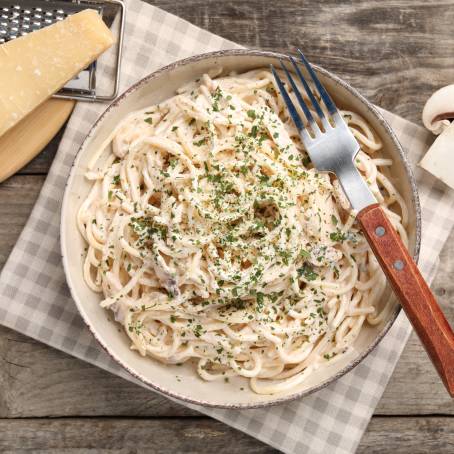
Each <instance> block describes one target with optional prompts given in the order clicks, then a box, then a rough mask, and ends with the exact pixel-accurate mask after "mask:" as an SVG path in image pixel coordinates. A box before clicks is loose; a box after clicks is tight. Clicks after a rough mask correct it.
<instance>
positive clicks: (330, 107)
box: [298, 49, 340, 115]
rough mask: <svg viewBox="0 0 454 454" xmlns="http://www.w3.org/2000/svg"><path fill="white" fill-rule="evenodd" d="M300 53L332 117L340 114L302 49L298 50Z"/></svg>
mask: <svg viewBox="0 0 454 454" xmlns="http://www.w3.org/2000/svg"><path fill="white" fill-rule="evenodd" d="M298 53H299V54H300V57H301V61H302V63H303V65H304V66H305V67H306V69H307V72H308V73H309V75H310V76H311V78H312V80H313V81H314V84H315V86H316V88H317V91H318V93H319V94H320V97H321V98H322V100H323V102H324V103H325V106H326V108H327V109H328V112H329V113H330V114H331V115H335V114H339V111H338V110H337V107H336V105H335V104H334V102H333V100H332V99H331V97H330V95H329V94H328V92H327V91H326V90H325V87H324V86H323V85H322V84H321V82H320V80H319V79H318V77H317V76H316V74H315V72H314V70H313V69H312V67H311V65H310V64H309V62H308V61H307V60H306V57H305V56H304V54H303V53H302V52H301V50H300V49H298ZM339 115H340V114H339Z"/></svg>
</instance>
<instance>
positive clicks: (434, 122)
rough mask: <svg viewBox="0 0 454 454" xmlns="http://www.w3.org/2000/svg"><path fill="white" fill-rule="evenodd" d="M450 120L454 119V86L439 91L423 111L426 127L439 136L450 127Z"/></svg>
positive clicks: (429, 100) (423, 120) (428, 101)
mask: <svg viewBox="0 0 454 454" xmlns="http://www.w3.org/2000/svg"><path fill="white" fill-rule="evenodd" d="M450 119H454V85H447V86H446V87H443V88H440V89H439V90H437V91H436V92H435V93H434V94H433V95H432V96H431V97H430V98H429V99H428V100H427V102H426V105H425V106H424V109H423V111H422V122H423V123H424V126H425V127H426V128H427V129H428V130H429V131H432V132H433V133H434V134H437V135H438V134H441V133H442V132H443V131H444V130H445V129H446V128H447V127H448V126H449V123H450V121H449V120H450Z"/></svg>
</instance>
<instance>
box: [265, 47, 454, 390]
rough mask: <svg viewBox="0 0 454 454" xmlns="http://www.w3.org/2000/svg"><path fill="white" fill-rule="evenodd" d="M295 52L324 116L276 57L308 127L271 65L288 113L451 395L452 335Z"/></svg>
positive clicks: (338, 119) (330, 106)
mask: <svg viewBox="0 0 454 454" xmlns="http://www.w3.org/2000/svg"><path fill="white" fill-rule="evenodd" d="M298 53H299V56H300V60H301V63H302V66H303V67H304V68H305V71H306V72H307V74H308V75H309V76H310V79H311V80H312V82H313V85H314V87H315V90H314V91H316V92H317V93H318V95H319V97H320V100H321V101H322V102H323V104H324V105H325V108H326V111H327V113H328V115H326V114H325V113H324V111H323V109H322V106H321V103H320V102H319V101H318V100H317V98H316V96H314V93H313V92H312V90H311V88H310V87H309V84H308V82H307V79H306V77H305V76H304V75H303V72H302V70H301V68H300V66H299V65H298V64H297V62H296V60H295V59H294V58H293V57H289V59H290V62H291V64H292V66H293V69H294V76H296V77H297V78H298V79H299V81H300V82H301V84H302V86H303V87H304V90H305V92H306V95H307V98H308V100H309V101H310V104H312V107H313V111H315V113H316V117H317V118H318V121H319V123H320V124H321V125H322V128H321V127H320V126H319V124H318V123H317V121H316V119H315V118H314V115H313V114H312V112H311V109H310V104H309V103H308V102H306V101H305V99H304V98H303V96H302V94H301V92H300V90H299V88H298V86H297V85H296V83H295V80H294V78H293V76H292V75H291V74H290V71H289V70H288V69H287V67H286V65H285V64H284V63H283V61H282V60H280V64H281V67H282V69H283V71H284V73H285V75H286V77H287V79H288V81H289V83H290V86H291V87H292V89H293V92H294V94H295V97H296V100H297V102H298V104H299V106H300V108H301V110H302V112H303V114H304V116H305V117H306V120H307V125H308V126H307V127H306V126H305V125H304V123H303V119H302V118H301V116H300V114H299V113H298V111H297V108H296V106H295V104H294V102H293V101H292V99H291V98H290V95H289V93H288V91H287V90H286V88H285V86H284V83H283V82H282V80H281V78H280V77H279V75H278V73H277V72H276V70H275V68H274V67H273V65H271V71H272V73H273V75H274V78H275V80H276V83H277V85H278V87H279V90H280V93H281V95H282V98H283V99H284V102H285V105H286V106H287V110H288V112H289V114H290V117H291V118H292V120H293V123H294V124H295V126H296V128H297V130H298V133H299V135H300V138H301V141H302V143H303V145H304V147H305V149H306V151H307V152H308V154H309V157H310V159H311V161H312V163H313V164H314V166H315V167H316V168H317V170H319V171H322V172H331V173H334V174H335V175H336V177H337V178H338V180H339V183H340V185H341V186H342V189H343V190H344V192H345V195H346V196H347V198H348V200H349V201H350V204H351V206H352V208H353V210H354V211H355V212H356V213H357V214H356V218H357V221H358V223H359V225H360V226H361V229H362V231H363V233H364V235H365V237H366V239H367V241H368V242H369V245H370V247H371V249H372V251H373V252H374V254H375V256H376V257H377V259H378V261H379V263H380V266H381V268H382V269H383V271H384V273H385V275H386V277H387V279H388V281H389V283H390V284H391V287H392V288H393V290H394V293H395V294H396V296H397V298H398V299H399V301H400V303H401V305H402V307H403V308H404V310H405V312H406V314H407V316H408V318H409V319H410V321H411V323H412V325H413V328H414V329H415V331H416V332H417V334H418V336H419V338H420V340H421V342H422V344H423V345H424V347H425V349H426V351H427V353H428V355H429V357H430V358H431V360H432V362H433V364H434V365H435V367H436V369H437V371H438V373H439V375H440V377H441V379H442V380H443V382H444V384H445V386H446V388H447V390H448V392H449V394H450V395H451V397H454V333H453V331H452V329H451V327H450V325H449V323H448V321H447V320H446V318H445V316H444V315H443V312H442V311H441V309H440V307H439V306H438V304H437V302H436V300H435V297H434V295H433V293H432V292H431V290H430V288H429V286H428V285H427V283H426V282H425V280H424V278H423V277H422V275H421V273H420V272H419V270H418V267H417V266H416V264H415V262H414V261H413V259H412V258H411V256H410V254H409V253H408V251H407V249H406V247H405V245H404V244H403V242H402V240H401V239H400V237H399V235H398V234H397V233H396V231H395V230H394V228H393V226H392V224H391V222H390V221H389V220H388V218H387V217H386V215H385V213H384V211H383V210H382V209H381V207H380V206H379V204H378V203H377V202H376V200H375V198H374V196H373V194H372V192H371V191H370V189H369V187H368V186H367V184H366V183H365V181H364V180H363V178H362V176H361V174H360V173H359V171H358V170H357V168H356V166H355V164H354V159H355V156H356V154H357V153H358V151H359V150H360V145H359V143H358V142H357V141H356V139H355V137H354V136H353V134H352V132H351V131H350V129H349V128H348V126H347V124H346V123H345V121H344V120H343V118H342V116H341V114H340V113H339V110H338V109H337V107H336V105H335V104H334V102H333V100H332V99H331V97H330V96H329V94H328V92H327V91H326V89H325V88H324V87H323V85H322V83H321V82H320V80H319V79H318V77H317V75H316V74H315V71H314V70H313V68H312V67H311V65H310V64H309V62H308V61H307V60H306V58H305V56H304V54H303V53H302V52H301V51H300V50H298ZM330 119H331V122H330ZM309 128H310V130H311V132H312V135H311V134H310V132H309Z"/></svg>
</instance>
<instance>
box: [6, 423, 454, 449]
mask: <svg viewBox="0 0 454 454" xmlns="http://www.w3.org/2000/svg"><path fill="white" fill-rule="evenodd" d="M0 433H2V437H0V450H1V452H2V453H5V454H6V453H16V454H18V453H28V452H34V453H36V452H39V453H42V454H51V453H52V454H53V453H58V454H60V453H62V454H76V453H77V454H79V453H86V452H87V451H90V453H93V454H107V453H109V454H117V453H118V454H120V453H126V452H134V453H145V452H148V453H168V452H172V453H183V452H184V453H187V454H189V453H199V454H203V453H213V452H217V453H219V454H223V453H231V452H248V453H272V452H277V451H275V450H274V449H272V448H270V447H269V446H266V445H264V444H263V443H261V442H260V441H258V440H255V439H253V438H251V437H249V436H248V435H245V434H243V433H241V432H238V431H236V430H234V429H232V428H230V427H229V426H226V425H225V424H222V423H220V422H217V421H214V420H211V419H207V418H191V419H189V420H188V419H185V420H182V419H179V418H169V419H123V418H96V419H92V418H89V419H87V418H79V419H75V418H68V419H66V418H65V419H16V420H14V419H13V420H11V419H10V420H5V419H3V420H0ZM453 449H454V419H453V418H447V417H428V418H418V417H395V418H383V417H374V418H373V419H372V420H371V423H370V424H369V427H368V430H367V432H366V434H365V436H364V438H363V439H362V441H361V444H360V446H359V449H358V454H362V453H367V454H375V453H377V454H381V453H383V452H393V453H395V454H407V453H409V452H411V453H413V454H422V453H424V454H425V453H427V452H436V453H437V454H445V453H446V454H448V453H452V452H453Z"/></svg>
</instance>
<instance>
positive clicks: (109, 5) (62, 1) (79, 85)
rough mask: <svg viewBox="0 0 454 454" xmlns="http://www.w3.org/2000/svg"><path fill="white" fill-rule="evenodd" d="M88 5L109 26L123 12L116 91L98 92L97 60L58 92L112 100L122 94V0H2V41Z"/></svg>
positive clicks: (0, 25) (73, 12) (97, 99)
mask: <svg viewBox="0 0 454 454" xmlns="http://www.w3.org/2000/svg"><path fill="white" fill-rule="evenodd" d="M87 8H91V9H94V10H96V11H98V13H99V14H100V15H101V17H102V19H103V21H104V22H105V23H106V25H107V26H109V27H110V26H111V25H112V22H113V20H114V19H115V17H116V16H117V15H119V21H120V23H119V27H118V36H117V39H116V42H117V49H116V62H115V80H114V82H113V87H112V92H111V93H110V94H108V95H102V94H99V93H97V91H96V62H93V63H92V64H91V65H90V66H88V67H87V68H86V69H85V70H83V71H82V72H81V73H80V74H79V75H78V76H76V77H75V78H74V79H72V80H70V81H69V82H68V83H67V84H66V85H65V86H64V87H63V88H62V89H61V90H60V91H59V92H58V93H56V94H55V95H54V96H55V97H58V98H69V99H77V100H85V101H87V100H88V101H112V100H113V99H114V98H115V97H116V96H117V94H118V86H119V79H120V64H121V52H122V46H123V33H124V22H125V5H124V3H123V2H122V1H121V0H104V1H100V0H74V1H71V0H59V1H52V0H0V45H1V44H3V43H5V42H7V41H10V40H12V39H15V38H18V37H19V36H22V35H26V34H27V33H30V32H33V31H35V30H39V29H41V28H44V27H46V26H48V25H51V24H53V23H55V22H57V21H60V20H63V19H65V18H66V17H67V16H69V15H71V14H75V13H78V12H79V11H82V10H84V9H87Z"/></svg>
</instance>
